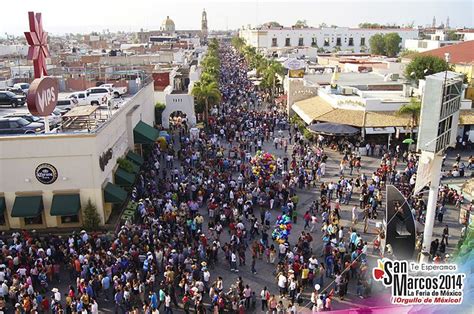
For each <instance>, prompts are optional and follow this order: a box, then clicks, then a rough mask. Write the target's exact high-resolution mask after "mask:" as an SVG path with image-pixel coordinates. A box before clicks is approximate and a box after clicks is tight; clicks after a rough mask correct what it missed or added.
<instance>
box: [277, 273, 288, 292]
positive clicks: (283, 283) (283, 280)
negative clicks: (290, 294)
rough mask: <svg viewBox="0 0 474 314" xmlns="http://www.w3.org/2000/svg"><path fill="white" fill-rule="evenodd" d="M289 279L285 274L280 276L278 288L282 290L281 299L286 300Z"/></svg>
mask: <svg viewBox="0 0 474 314" xmlns="http://www.w3.org/2000/svg"><path fill="white" fill-rule="evenodd" d="M286 282H287V279H286V277H285V275H284V274H283V273H280V274H279V275H278V288H280V298H284V297H285V294H286Z"/></svg>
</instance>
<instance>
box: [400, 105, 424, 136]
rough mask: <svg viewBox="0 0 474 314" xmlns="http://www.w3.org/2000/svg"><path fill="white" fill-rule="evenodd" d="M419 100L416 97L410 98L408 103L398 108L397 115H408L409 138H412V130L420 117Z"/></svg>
mask: <svg viewBox="0 0 474 314" xmlns="http://www.w3.org/2000/svg"><path fill="white" fill-rule="evenodd" d="M420 111H421V102H420V101H419V100H418V99H416V98H413V97H412V98H411V99H410V103H408V104H406V105H403V106H402V107H401V108H400V109H398V112H397V114H398V115H409V116H410V122H409V125H408V127H409V128H410V138H413V130H414V129H415V127H416V126H418V120H419V117H420Z"/></svg>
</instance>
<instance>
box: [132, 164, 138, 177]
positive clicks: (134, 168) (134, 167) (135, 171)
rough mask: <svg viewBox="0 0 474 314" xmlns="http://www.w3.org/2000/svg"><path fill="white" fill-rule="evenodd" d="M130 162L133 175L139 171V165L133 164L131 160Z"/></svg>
mask: <svg viewBox="0 0 474 314" xmlns="http://www.w3.org/2000/svg"><path fill="white" fill-rule="evenodd" d="M131 164H132V172H133V174H134V175H137V174H138V173H139V172H140V166H138V165H136V164H134V163H133V162H132V163H131Z"/></svg>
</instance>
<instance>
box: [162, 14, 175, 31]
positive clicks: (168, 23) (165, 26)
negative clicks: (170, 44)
mask: <svg viewBox="0 0 474 314" xmlns="http://www.w3.org/2000/svg"><path fill="white" fill-rule="evenodd" d="M161 30H163V31H167V32H174V30H175V26H174V22H173V20H172V19H170V17H169V16H167V17H166V20H164V21H163V23H162V24H161Z"/></svg>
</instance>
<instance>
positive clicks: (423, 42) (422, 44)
mask: <svg viewBox="0 0 474 314" xmlns="http://www.w3.org/2000/svg"><path fill="white" fill-rule="evenodd" d="M429 36H430V39H407V40H406V41H405V49H407V50H411V51H417V52H424V51H428V50H433V49H437V48H441V47H444V46H449V45H454V44H457V43H459V42H460V41H459V40H450V39H449V36H448V33H447V32H446V31H445V30H444V29H437V30H435V33H434V34H430V35H429Z"/></svg>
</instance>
